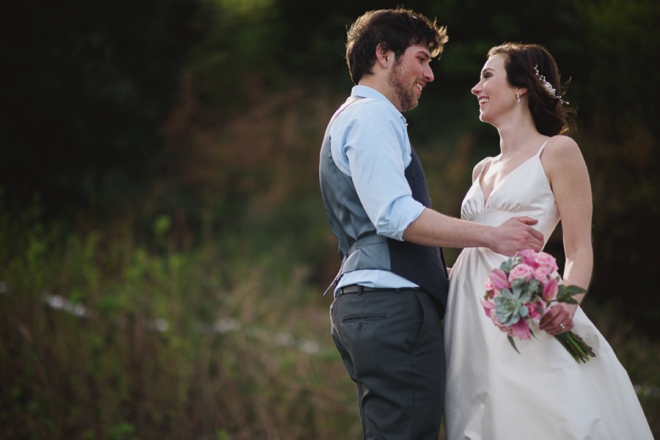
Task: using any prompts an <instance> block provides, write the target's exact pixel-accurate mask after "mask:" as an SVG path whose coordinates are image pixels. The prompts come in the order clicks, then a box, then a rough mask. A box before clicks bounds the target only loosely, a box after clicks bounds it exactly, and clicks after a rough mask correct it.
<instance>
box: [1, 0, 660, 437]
mask: <svg viewBox="0 0 660 440" xmlns="http://www.w3.org/2000/svg"><path fill="white" fill-rule="evenodd" d="M398 5H399V3H396V2H388V1H381V2H373V1H366V0H363V1H347V0H337V1H333V2H304V1H302V0H146V1H144V2H140V4H139V5H138V4H136V3H134V2H126V1H119V2H112V3H110V2H101V3H98V2H96V3H94V2H92V3H89V2H82V1H81V0H67V1H65V2H64V3H61V2H60V3H57V4H55V3H46V2H24V3H21V4H17V6H18V8H19V9H20V11H18V12H19V13H17V14H16V15H15V16H13V17H12V19H11V20H9V22H8V23H7V26H6V29H8V30H10V31H11V32H10V34H11V35H12V38H11V39H5V40H4V41H3V42H2V44H3V45H4V47H5V50H4V51H3V53H6V54H7V58H6V59H7V61H8V62H7V63H6V64H7V66H8V67H7V68H6V72H7V75H8V81H7V82H6V87H5V91H4V93H3V104H4V105H3V117H2V118H0V121H1V124H2V130H0V188H1V189H0V191H1V192H0V200H1V202H0V311H1V313H2V315H3V319H2V320H1V321H0V341H1V342H0V437H2V438H31V439H65V438H66V439H70V438H81V439H113V440H114V439H138V438H139V439H150V438H154V439H155V438H158V439H162V438H172V439H188V438H190V439H210V438H215V439H244V438H264V439H272V438H286V439H309V438H315V439H336V438H359V436H360V429H359V423H358V421H357V412H356V407H355V405H354V390H353V386H352V384H351V383H350V381H349V380H348V378H347V375H346V374H345V372H344V371H343V366H342V365H341V361H340V359H339V357H338V355H337V354H336V352H335V351H334V349H333V347H332V345H331V341H330V338H329V328H328V316H327V309H328V306H329V303H330V298H328V297H322V296H321V295H320V293H321V292H322V291H323V290H324V289H325V287H326V285H327V284H328V283H329V282H330V280H331V279H332V278H333V276H334V273H335V272H336V269H337V267H338V263H339V262H338V260H337V257H336V241H335V240H334V237H332V235H331V234H330V232H329V228H328V227H327V222H326V219H325V216H324V211H323V207H322V203H321V200H320V195H319V191H318V184H317V182H318V178H317V166H318V148H319V145H320V141H321V137H322V133H323V130H324V129H325V125H326V123H327V121H328V119H329V117H330V115H331V114H332V112H333V111H334V110H335V108H336V107H337V106H338V105H339V104H340V103H341V102H342V101H343V100H344V99H345V97H346V96H347V95H348V93H349V90H350V87H351V84H350V80H349V77H348V74H347V72H346V67H345V64H344V61H343V58H342V55H343V50H344V44H345V31H346V27H347V26H348V25H350V23H352V22H353V21H354V20H355V18H357V16H359V15H360V14H361V13H363V12H364V11H366V10H369V9H374V8H386V7H396V6H398ZM404 6H405V7H409V8H412V9H414V10H416V11H419V12H421V13H423V14H425V15H427V16H429V17H437V19H438V21H439V22H440V23H441V24H444V25H446V26H447V27H448V31H449V36H450V41H449V43H448V44H447V46H446V49H445V51H444V53H443V55H442V58H441V59H440V60H439V61H434V62H433V63H432V66H433V69H434V73H435V76H436V79H435V82H434V83H433V84H431V85H430V86H429V87H427V88H426V89H425V92H424V97H423V98H422V100H421V103H420V106H419V107H418V108H417V109H416V110H414V111H412V112H410V113H408V114H406V117H407V119H408V121H409V131H410V134H411V138H412V141H413V143H414V145H415V147H416V149H417V150H418V152H419V153H420V156H421V157H422V161H423V163H424V165H425V169H426V172H427V177H428V179H429V185H430V189H431V192H432V197H433V200H434V203H435V205H436V208H438V209H439V210H440V211H442V212H445V213H448V214H451V215H458V212H459V207H460V202H461V199H462V197H463V194H464V192H465V191H466V190H467V188H468V186H469V178H470V177H469V176H470V171H471V169H472V167H473V165H474V164H475V163H476V162H477V161H478V160H479V159H481V158H482V157H483V156H485V155H494V154H497V151H498V146H497V134H496V132H495V130H494V129H493V128H492V127H490V126H488V125H485V124H482V123H480V122H479V121H478V118H477V114H478V110H477V105H476V102H475V99H474V97H473V96H471V95H470V93H469V90H470V87H471V86H472V85H473V84H474V83H475V82H476V81H477V78H478V73H479V70H480V69H481V66H482V64H483V62H484V61H485V54H486V52H487V50H488V49H489V48H490V47H491V46H494V45H497V44H500V43H502V42H504V41H522V42H534V43H539V44H542V45H544V46H546V47H547V48H548V49H549V50H550V51H551V52H552V53H553V55H554V56H555V58H556V60H557V62H558V64H559V67H560V70H561V73H562V78H563V80H564V81H565V82H567V83H568V84H567V88H566V90H567V93H566V99H567V100H568V101H570V103H571V106H572V107H574V108H576V109H577V112H578V115H579V117H578V119H577V120H576V121H575V126H574V129H573V131H572V135H573V136H574V137H575V138H576V140H578V143H579V144H580V146H581V148H582V151H583V153H584V155H585V158H586V160H587V165H588V167H589V170H590V174H591V180H592V186H593V189H594V225H593V237H594V248H595V256H596V265H595V271H594V277H593V282H592V285H591V289H590V291H591V293H590V295H589V296H588V297H587V300H586V301H585V304H584V308H585V309H586V311H587V313H588V314H589V315H590V317H591V318H592V319H593V320H594V321H595V322H596V324H597V325H598V327H599V328H600V329H601V331H602V332H603V333H604V334H605V336H606V337H607V338H608V340H610V342H611V343H612V345H613V347H614V348H615V350H616V352H617V354H618V356H619V358H620V360H621V362H622V363H623V364H624V366H626V368H627V369H628V372H629V374H630V376H631V379H632V380H633V382H634V383H635V384H636V385H638V389H639V394H640V399H641V401H642V404H643V406H644V409H645V411H646V413H647V416H648V418H649V420H650V422H651V424H652V427H653V429H654V432H655V433H656V434H658V433H660V403H659V401H658V395H659V394H660V388H659V387H660V377H658V374H657V373H656V372H654V370H655V369H654V368H650V366H652V365H656V364H657V363H658V360H659V359H658V358H659V356H660V352H659V351H658V347H659V345H660V342H659V338H660V333H658V330H657V329H658V324H659V323H660V316H659V314H660V308H659V307H658V302H657V300H656V295H654V292H655V290H654V283H653V280H654V278H653V276H652V275H653V274H654V272H655V270H656V268H657V267H658V266H660V258H659V257H658V253H657V249H658V245H659V244H660V243H658V241H659V240H658V238H657V237H658V235H657V233H656V229H657V225H658V224H659V223H660V222H659V220H660V208H658V206H660V205H659V204H658V201H659V197H658V191H659V189H660V174H659V173H657V168H658V162H659V156H660V150H659V149H658V138H659V136H660V128H658V127H659V126H658V124H657V123H655V118H656V115H657V102H658V100H659V98H660V90H659V86H658V83H657V81H654V79H655V76H654V73H655V71H654V69H655V66H657V65H658V62H659V61H660V60H659V59H658V58H659V57H660V55H659V54H660V51H659V50H658V49H660V34H658V32H657V31H656V30H655V24H656V23H657V22H658V19H659V18H660V4H658V3H657V2H655V1H652V0H634V1H623V0H592V1H578V0H559V1H549V0H539V1H536V2H528V3H524V4H521V3H520V2H518V1H512V0H503V1H499V2H490V1H477V0H472V1H452V0H427V1H422V0H419V1H411V2H409V3H406V4H405V5H404ZM5 20H7V19H5ZM569 80H570V81H569ZM547 249H548V250H549V251H550V252H552V253H553V254H554V255H556V256H558V257H559V259H560V260H561V258H562V257H561V255H562V247H561V236H560V234H559V232H558V233H557V234H556V235H555V236H553V237H552V238H551V240H550V242H549V244H548V248H547ZM457 252H458V251H457V250H449V251H448V254H449V258H450V260H453V258H455V256H456V255H457Z"/></svg>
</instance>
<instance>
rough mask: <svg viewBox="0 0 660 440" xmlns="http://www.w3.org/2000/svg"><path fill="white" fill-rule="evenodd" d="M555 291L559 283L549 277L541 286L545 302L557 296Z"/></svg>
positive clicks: (557, 290)
mask: <svg viewBox="0 0 660 440" xmlns="http://www.w3.org/2000/svg"><path fill="white" fill-rule="evenodd" d="M557 293H559V283H558V282H557V280H556V279H555V278H550V280H549V281H548V282H547V283H546V284H545V285H544V286H543V299H544V300H545V301H546V302H550V301H554V299H555V298H557Z"/></svg>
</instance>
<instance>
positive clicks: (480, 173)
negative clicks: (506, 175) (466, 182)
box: [474, 156, 493, 184]
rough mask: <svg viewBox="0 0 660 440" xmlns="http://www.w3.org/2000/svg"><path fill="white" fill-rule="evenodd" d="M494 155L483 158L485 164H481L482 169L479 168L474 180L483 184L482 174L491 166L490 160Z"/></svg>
mask: <svg viewBox="0 0 660 440" xmlns="http://www.w3.org/2000/svg"><path fill="white" fill-rule="evenodd" d="M492 159H493V158H492V157H490V156H489V157H486V158H484V160H483V165H482V166H481V169H480V170H479V174H477V176H476V177H475V178H474V182H479V183H480V184H481V176H482V175H483V174H484V171H486V168H488V167H489V166H490V161H491V160H492Z"/></svg>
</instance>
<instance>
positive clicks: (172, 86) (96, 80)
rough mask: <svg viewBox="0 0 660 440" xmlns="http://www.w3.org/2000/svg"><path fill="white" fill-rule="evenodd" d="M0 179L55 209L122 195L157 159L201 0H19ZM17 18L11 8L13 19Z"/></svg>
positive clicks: (14, 197)
mask: <svg viewBox="0 0 660 440" xmlns="http://www.w3.org/2000/svg"><path fill="white" fill-rule="evenodd" d="M14 6H15V7H16V8H18V9H14V12H13V13H12V15H11V18H10V19H11V20H12V23H10V24H9V29H10V30H11V32H12V34H11V35H12V38H11V40H4V41H3V44H4V46H5V50H3V53H5V54H6V58H5V66H6V67H5V71H6V73H7V74H8V76H9V79H8V82H7V83H6V87H5V90H4V91H3V113H4V115H3V117H2V126H1V127H2V128H1V129H0V133H1V134H0V136H1V138H0V139H1V140H0V144H1V145H2V149H1V150H0V186H3V187H4V188H5V191H4V193H5V196H4V197H5V199H7V200H6V202H7V204H8V205H10V206H12V205H18V206H23V205H25V204H26V203H30V202H31V199H32V197H33V196H34V195H35V194H40V195H41V200H42V203H43V204H44V206H45V207H46V209H47V211H48V212H56V211H61V210H62V209H63V208H68V207H80V206H85V205H87V204H89V203H103V202H107V201H109V200H117V199H118V198H120V197H124V196H127V195H130V194H131V193H133V192H134V191H135V190H136V189H137V188H139V187H140V185H143V184H144V183H145V182H146V181H147V180H148V177H149V176H150V175H151V173H152V172H153V171H154V169H155V168H157V167H158V152H159V145H160V141H159V138H158V133H157V127H158V125H159V123H160V122H161V120H162V119H163V117H164V115H165V114H166V113H167V111H168V110H169V107H170V104H171V98H172V94H173V91H174V90H176V88H177V87H178V85H179V81H180V70H181V67H182V64H183V62H184V61H185V60H186V55H187V52H188V49H189V47H190V45H191V43H193V41H194V38H195V35H196V32H195V30H194V29H193V24H194V23H193V21H192V18H193V17H194V13H195V10H196V7H197V6H196V3H195V2H194V1H193V0H146V1H143V2H140V3H139V4H136V3H134V2H129V1H125V0H122V1H119V2H86V1H82V0H66V1H64V2H57V3H53V2H46V1H40V2H39V1H29V2H18V3H16V4H15V5H14ZM7 18H9V17H8V16H5V19H7Z"/></svg>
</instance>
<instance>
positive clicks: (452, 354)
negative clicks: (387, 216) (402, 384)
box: [445, 43, 653, 440]
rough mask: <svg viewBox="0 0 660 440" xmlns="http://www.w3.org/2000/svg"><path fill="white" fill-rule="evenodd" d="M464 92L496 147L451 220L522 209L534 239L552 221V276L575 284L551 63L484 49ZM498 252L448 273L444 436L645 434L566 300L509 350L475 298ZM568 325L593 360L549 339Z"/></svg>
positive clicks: (571, 202)
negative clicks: (555, 234) (555, 262)
mask: <svg viewBox="0 0 660 440" xmlns="http://www.w3.org/2000/svg"><path fill="white" fill-rule="evenodd" d="M472 93H473V94H474V95H476V96H477V98H478V100H479V107H480V117H479V118H480V120H481V121H483V122H487V123H489V124H491V125H493V126H495V127H496V128H497V130H498V132H499V135H500V149H501V152H500V154H499V155H497V156H495V157H488V158H486V159H484V160H482V161H481V162H479V163H478V164H477V165H476V166H475V168H474V172H473V184H472V187H471V188H470V190H469V191H468V193H467V195H466V196H465V199H464V200H463V204H462V207H461V217H462V218H463V219H466V220H471V221H474V222H479V223H485V224H489V225H494V226H496V225H499V224H501V223H502V222H504V221H505V220H507V219H509V218H510V217H513V216H521V215H523V216H530V217H534V218H536V219H538V224H537V225H535V227H536V228H537V229H539V230H540V232H542V233H543V235H544V236H545V238H546V241H547V239H548V237H550V235H551V234H552V231H553V230H554V228H555V227H556V226H557V223H558V222H559V220H560V219H561V221H562V232H563V241H564V250H565V254H566V264H565V270H564V273H563V279H564V283H565V284H568V285H570V284H574V285H577V286H581V287H583V288H587V287H588V284H589V280H590V277H591V271H592V265H593V253H592V247H591V221H592V204H591V188H590V184H589V176H588V173H587V167H586V165H585V162H584V159H583V157H582V154H581V153H580V149H579V147H578V145H577V144H576V143H575V141H573V140H572V139H571V138H569V137H567V136H564V135H562V134H561V133H563V132H565V131H566V113H565V109H564V108H563V102H562V99H561V89H560V83H559V73H558V71H557V66H556V64H555V61H554V59H553V58H552V56H551V55H550V54H549V53H548V52H547V51H546V50H545V49H544V48H543V47H541V46H538V45H524V44H514V43H507V44H503V45H501V46H497V47H494V48H492V49H491V50H490V51H489V53H488V60H487V61H486V64H485V65H484V67H483V70H482V71H481V78H480V80H479V83H478V84H477V85H476V86H474V88H473V89H472ZM506 258H507V257H505V256H503V255H500V254H497V253H495V252H493V251H491V250H489V249H486V248H468V249H465V250H464V251H463V252H462V253H461V254H460V256H459V257H458V259H457V261H456V263H455V265H454V267H453V269H452V273H451V278H450V293H449V303H448V307H447V308H448V310H447V314H446V319H445V345H446V348H445V351H446V357H447V393H446V400H445V426H446V429H447V438H448V439H449V440H460V439H471V440H477V439H481V440H497V439H502V440H515V439H521V440H522V439H525V440H526V439H535V440H536V439H549V440H550V439H552V440H556V439H562V440H565V439H598V440H601V439H611V440H621V439H635V440H640V439H652V438H653V436H652V434H651V431H650V428H649V425H648V422H647V420H646V418H645V416H644V413H643V411H642V408H641V405H640V403H639V400H638V399H637V396H636V394H635V391H634V389H633V386H632V384H631V382H630V379H629V378H628V374H627V373H626V371H625V369H624V368H623V367H622V366H621V364H620V363H619V361H618V360H617V358H616V355H615V354H614V352H613V351H612V348H611V347H610V345H609V344H608V343H607V341H606V340H605V339H604V338H603V336H602V335H601V334H600V332H599V331H598V330H597V329H596V327H595V326H594V325H593V324H592V323H591V321H590V320H589V319H588V318H587V316H586V315H585V314H584V312H583V311H582V309H581V308H580V307H579V306H578V305H570V304H565V303H561V304H558V305H555V306H554V307H553V308H552V309H550V311H549V312H548V313H547V314H546V315H545V316H544V317H543V319H542V320H541V322H540V324H539V326H538V327H537V328H533V331H534V335H535V336H536V337H535V338H532V339H530V340H523V341H521V340H516V345H517V348H518V350H519V351H520V354H518V353H516V351H514V350H513V348H512V347H511V346H510V345H509V342H508V340H507V337H506V334H504V333H502V332H501V331H500V330H499V329H498V328H497V327H495V325H493V323H492V321H491V319H490V318H488V317H487V316H486V314H485V313H484V310H483V308H482V306H481V304H480V298H482V297H483V295H484V293H485V289H484V284H485V282H486V279H487V278H488V274H489V272H490V271H491V270H493V269H496V268H499V266H500V264H501V263H502V262H503V261H504V260H505V259H506ZM576 299H578V301H580V300H581V299H582V298H581V295H580V296H577V297H576ZM568 330H573V331H574V332H575V333H577V334H578V335H579V336H581V337H582V338H583V339H584V340H585V342H586V343H587V344H589V345H590V346H591V347H592V348H593V350H594V352H595V353H596V357H595V358H592V359H590V360H589V361H588V362H587V363H584V364H580V363H577V362H576V361H575V360H574V359H573V358H572V357H571V355H570V354H569V353H568V352H567V351H566V350H565V349H564V348H563V346H562V345H561V344H560V343H559V342H558V341H556V340H555V338H554V335H556V334H559V333H562V332H565V331H568Z"/></svg>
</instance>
